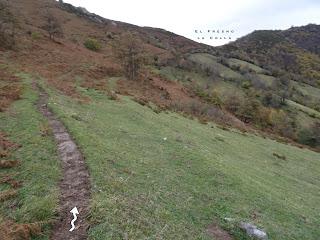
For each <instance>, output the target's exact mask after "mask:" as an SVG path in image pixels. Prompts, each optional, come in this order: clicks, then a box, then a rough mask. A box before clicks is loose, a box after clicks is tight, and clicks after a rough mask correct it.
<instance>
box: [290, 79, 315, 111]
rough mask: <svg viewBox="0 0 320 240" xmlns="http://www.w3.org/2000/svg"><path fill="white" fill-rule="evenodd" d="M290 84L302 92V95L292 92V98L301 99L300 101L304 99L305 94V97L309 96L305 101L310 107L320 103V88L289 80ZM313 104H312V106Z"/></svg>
mask: <svg viewBox="0 0 320 240" xmlns="http://www.w3.org/2000/svg"><path fill="white" fill-rule="evenodd" d="M291 82H292V85H293V86H294V87H295V88H296V90H297V91H298V92H299V93H300V94H302V96H300V94H299V95H297V94H294V95H293V98H294V99H297V100H299V99H301V100H302V101H304V100H306V99H305V96H307V98H310V100H309V101H306V104H308V105H310V104H311V105H310V107H313V106H319V105H320V89H319V88H316V87H313V86H310V85H308V84H305V83H298V82H296V81H291ZM312 105H313V106H312Z"/></svg>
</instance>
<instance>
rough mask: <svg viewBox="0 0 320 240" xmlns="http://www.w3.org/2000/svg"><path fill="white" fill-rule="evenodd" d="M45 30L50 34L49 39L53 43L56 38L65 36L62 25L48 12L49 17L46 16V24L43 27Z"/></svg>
mask: <svg viewBox="0 0 320 240" xmlns="http://www.w3.org/2000/svg"><path fill="white" fill-rule="evenodd" d="M43 29H44V30H46V31H47V32H48V34H49V38H50V40H52V41H55V37H62V36H63V31H62V27H61V25H60V22H59V21H58V19H57V18H56V17H55V16H53V15H52V13H51V12H50V11H48V10H47V15H46V24H45V25H44V26H43Z"/></svg>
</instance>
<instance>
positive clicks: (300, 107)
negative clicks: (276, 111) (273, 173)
mask: <svg viewBox="0 0 320 240" xmlns="http://www.w3.org/2000/svg"><path fill="white" fill-rule="evenodd" d="M286 103H287V104H288V105H289V106H290V107H292V108H294V109H297V110H299V111H301V112H304V113H306V114H308V115H309V116H313V117H314V118H318V119H320V112H318V111H316V110H314V109H312V108H309V107H307V106H304V105H301V104H299V103H297V102H294V101H291V100H286Z"/></svg>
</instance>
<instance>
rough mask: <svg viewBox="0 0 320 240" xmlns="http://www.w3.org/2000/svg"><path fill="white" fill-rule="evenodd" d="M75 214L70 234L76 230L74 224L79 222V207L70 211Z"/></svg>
mask: <svg viewBox="0 0 320 240" xmlns="http://www.w3.org/2000/svg"><path fill="white" fill-rule="evenodd" d="M70 212H71V213H72V214H73V219H72V221H71V226H72V227H71V229H70V230H69V231H70V232H72V231H73V230H74V229H75V226H74V222H75V221H77V219H78V217H77V214H79V212H78V209H77V207H74V208H72V210H71V211H70Z"/></svg>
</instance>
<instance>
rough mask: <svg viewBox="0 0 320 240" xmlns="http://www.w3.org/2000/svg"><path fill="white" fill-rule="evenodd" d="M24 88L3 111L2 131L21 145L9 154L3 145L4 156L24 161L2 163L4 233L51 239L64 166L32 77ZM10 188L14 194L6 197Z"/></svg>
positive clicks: (1, 220)
mask: <svg viewBox="0 0 320 240" xmlns="http://www.w3.org/2000/svg"><path fill="white" fill-rule="evenodd" d="M23 89H24V94H23V95H22V99H21V100H19V101H17V102H15V103H14V104H13V105H12V106H11V107H10V108H9V109H8V111H7V112H4V113H0V132H1V133H5V134H7V135H8V136H9V139H8V140H9V141H11V142H13V143H15V144H18V145H19V146H20V147H19V148H17V149H12V150H11V151H10V152H7V154H6V155H7V156H4V155H3V153H4V152H3V150H4V149H3V148H2V147H3V146H2V145H1V146H0V150H1V160H4V161H6V160H15V159H16V160H19V162H20V165H19V166H17V167H13V168H3V166H2V165H1V166H0V180H1V182H0V196H1V197H0V234H2V235H3V236H1V237H5V239H11V238H10V237H9V235H10V234H11V233H14V236H16V237H17V236H25V238H23V239H29V237H30V236H29V235H30V233H33V236H34V237H35V236H36V235H38V236H39V237H38V238H35V239H48V236H49V234H50V231H49V228H48V226H49V225H50V224H51V221H52V220H53V219H54V218H55V213H56V210H57V203H58V186H57V184H58V180H59V177H60V176H61V175H60V170H61V169H60V165H59V162H58V157H57V154H56V146H55V143H54V141H53V138H52V137H51V135H50V131H49V129H48V127H47V122H46V121H45V119H44V118H43V117H42V116H41V114H40V113H39V112H38V111H37V109H36V106H35V101H36V100H37V93H36V92H35V91H33V90H32V89H31V82H30V81H29V80H27V81H26V82H24V83H23ZM1 143H4V142H3V139H1ZM8 178H9V180H8V181H4V179H8ZM8 191H11V193H13V194H11V197H7V198H6V197H5V194H7V195H8ZM11 221H14V222H15V223H17V224H11ZM32 224H33V225H32ZM39 228H40V231H39V230H37V229H39ZM41 228H42V233H41ZM5 233H7V234H8V235H7V234H5Z"/></svg>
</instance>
